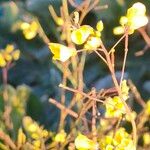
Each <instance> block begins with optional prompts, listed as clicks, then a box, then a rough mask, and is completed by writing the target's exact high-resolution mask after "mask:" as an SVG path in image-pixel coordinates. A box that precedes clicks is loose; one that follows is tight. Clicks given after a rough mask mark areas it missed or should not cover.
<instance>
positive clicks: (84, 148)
mask: <svg viewBox="0 0 150 150" xmlns="http://www.w3.org/2000/svg"><path fill="white" fill-rule="evenodd" d="M75 146H76V148H77V149H78V150H91V149H93V150H94V149H95V150H96V149H98V144H97V143H95V142H94V141H92V140H90V139H89V138H87V137H86V136H85V135H83V134H81V133H79V135H78V136H77V137H76V139H75Z"/></svg>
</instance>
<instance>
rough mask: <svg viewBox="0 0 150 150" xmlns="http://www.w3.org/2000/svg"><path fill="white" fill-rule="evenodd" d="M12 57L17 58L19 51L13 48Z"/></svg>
mask: <svg viewBox="0 0 150 150" xmlns="http://www.w3.org/2000/svg"><path fill="white" fill-rule="evenodd" d="M12 57H13V59H14V60H18V59H19V57H20V51H19V50H15V51H14V52H13V53H12Z"/></svg>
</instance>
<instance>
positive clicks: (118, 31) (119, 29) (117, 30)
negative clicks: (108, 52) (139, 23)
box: [113, 26, 124, 35]
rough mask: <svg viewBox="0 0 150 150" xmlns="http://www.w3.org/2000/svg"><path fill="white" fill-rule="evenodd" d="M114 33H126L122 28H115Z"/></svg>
mask: <svg viewBox="0 0 150 150" xmlns="http://www.w3.org/2000/svg"><path fill="white" fill-rule="evenodd" d="M113 33H114V34H115V35H120V34H123V33H124V27H122V26H118V27H115V28H114V29H113Z"/></svg>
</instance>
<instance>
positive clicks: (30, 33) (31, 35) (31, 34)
mask: <svg viewBox="0 0 150 150" xmlns="http://www.w3.org/2000/svg"><path fill="white" fill-rule="evenodd" d="M23 34H24V36H25V38H26V39H27V40H31V39H33V38H34V37H35V36H36V34H37V33H36V32H35V31H31V30H25V31H23Z"/></svg>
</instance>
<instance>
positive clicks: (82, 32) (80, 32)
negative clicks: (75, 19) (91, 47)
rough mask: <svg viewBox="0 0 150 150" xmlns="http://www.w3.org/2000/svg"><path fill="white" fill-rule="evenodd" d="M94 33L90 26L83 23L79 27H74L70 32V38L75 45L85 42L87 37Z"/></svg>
mask: <svg viewBox="0 0 150 150" xmlns="http://www.w3.org/2000/svg"><path fill="white" fill-rule="evenodd" d="M92 34H94V29H93V28H92V27H91V26H88V25H83V26H81V27H80V28H79V29H75V30H73V31H72V33H71V40H72V42H74V43H75V44H77V45H81V44H83V43H85V42H86V40H87V38H88V37H89V36H90V35H92Z"/></svg>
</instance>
